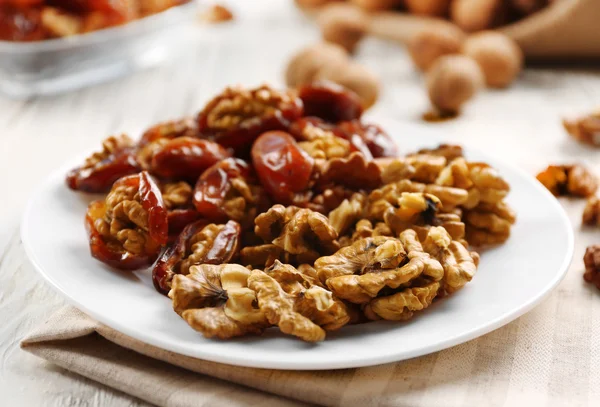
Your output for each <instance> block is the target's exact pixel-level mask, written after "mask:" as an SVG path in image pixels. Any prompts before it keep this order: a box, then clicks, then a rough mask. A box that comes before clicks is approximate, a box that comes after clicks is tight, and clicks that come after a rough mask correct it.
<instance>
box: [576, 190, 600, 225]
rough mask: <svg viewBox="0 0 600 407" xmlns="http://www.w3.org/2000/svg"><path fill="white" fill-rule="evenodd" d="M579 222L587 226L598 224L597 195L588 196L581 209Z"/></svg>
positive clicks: (598, 205) (599, 200) (598, 207)
mask: <svg viewBox="0 0 600 407" xmlns="http://www.w3.org/2000/svg"><path fill="white" fill-rule="evenodd" d="M581 223H583V224H584V225H589V226H600V199H598V197H597V196H592V197H590V198H588V200H587V202H586V204H585V208H584V209H583V215H582V217H581Z"/></svg>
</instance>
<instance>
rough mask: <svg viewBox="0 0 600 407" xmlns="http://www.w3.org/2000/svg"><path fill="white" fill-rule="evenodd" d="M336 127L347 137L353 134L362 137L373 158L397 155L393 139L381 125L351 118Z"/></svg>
mask: <svg viewBox="0 0 600 407" xmlns="http://www.w3.org/2000/svg"><path fill="white" fill-rule="evenodd" d="M338 127H339V128H340V129H341V130H342V131H344V132H345V133H346V134H347V135H348V137H351V136H355V137H359V138H360V139H362V140H363V141H364V143H365V144H366V145H367V147H368V148H369V151H370V152H371V154H372V155H373V157H375V158H380V157H397V156H398V147H397V146H396V143H394V140H392V138H391V137H390V135H389V134H387V133H386V132H385V131H384V130H383V129H382V128H381V127H379V126H377V125H375V124H365V123H361V122H360V121H359V120H353V121H348V122H343V123H340V124H339V125H338Z"/></svg>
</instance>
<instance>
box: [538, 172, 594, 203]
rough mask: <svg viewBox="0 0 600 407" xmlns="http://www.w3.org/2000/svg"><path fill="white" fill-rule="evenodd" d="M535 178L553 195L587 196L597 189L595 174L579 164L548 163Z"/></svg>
mask: <svg viewBox="0 0 600 407" xmlns="http://www.w3.org/2000/svg"><path fill="white" fill-rule="evenodd" d="M536 178H537V179H538V181H540V182H541V183H542V184H543V185H544V186H545V187H546V188H547V189H548V190H549V191H550V192H552V194H553V195H555V196H564V195H568V196H580V197H588V196H591V195H593V194H594V193H595V192H596V190H597V189H598V180H597V178H596V176H595V175H594V174H592V173H591V172H590V171H588V170H587V169H586V168H585V167H584V166H582V165H580V164H574V165H549V166H548V168H546V169H545V170H544V171H542V172H540V173H539V174H538V175H537V177H536Z"/></svg>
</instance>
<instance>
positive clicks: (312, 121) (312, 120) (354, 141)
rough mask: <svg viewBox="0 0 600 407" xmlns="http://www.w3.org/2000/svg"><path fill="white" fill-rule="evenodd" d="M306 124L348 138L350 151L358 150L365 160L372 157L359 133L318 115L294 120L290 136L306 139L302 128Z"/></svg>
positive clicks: (301, 139)
mask: <svg viewBox="0 0 600 407" xmlns="http://www.w3.org/2000/svg"><path fill="white" fill-rule="evenodd" d="M308 126H314V127H317V128H319V129H321V130H324V131H329V132H331V133H332V134H333V135H334V136H336V137H340V138H343V139H344V140H348V141H349V142H350V151H352V152H354V151H358V152H359V153H363V155H364V156H365V157H366V158H367V160H371V159H373V156H372V155H371V151H370V150H369V148H368V147H367V145H366V144H365V142H364V140H363V139H362V137H361V136H360V135H358V134H356V133H347V132H346V131H344V130H342V129H341V128H339V127H338V126H336V125H334V124H331V123H327V122H326V121H324V120H323V119H320V118H318V117H314V116H309V117H302V118H300V119H298V120H296V121H295V122H294V123H292V125H291V126H290V128H289V133H290V134H291V135H292V136H294V138H295V139H296V140H298V141H306V140H307V138H306V137H305V136H304V129H305V128H306V127H308Z"/></svg>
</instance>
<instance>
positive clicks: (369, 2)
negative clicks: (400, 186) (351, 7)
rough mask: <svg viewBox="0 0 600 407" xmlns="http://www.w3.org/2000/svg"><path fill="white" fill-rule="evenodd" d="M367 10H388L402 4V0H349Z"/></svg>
mask: <svg viewBox="0 0 600 407" xmlns="http://www.w3.org/2000/svg"><path fill="white" fill-rule="evenodd" d="M350 3H353V4H356V5H357V6H359V7H360V8H363V9H365V10H367V11H379V10H390V9H393V8H395V7H398V6H400V5H401V4H402V0H350Z"/></svg>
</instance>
